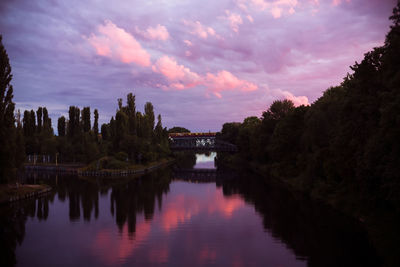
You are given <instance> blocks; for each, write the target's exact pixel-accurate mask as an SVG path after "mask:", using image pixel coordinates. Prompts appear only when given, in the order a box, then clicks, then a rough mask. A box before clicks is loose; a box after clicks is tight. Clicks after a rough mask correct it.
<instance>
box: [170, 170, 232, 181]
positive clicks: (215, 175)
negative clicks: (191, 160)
mask: <svg viewBox="0 0 400 267" xmlns="http://www.w3.org/2000/svg"><path fill="white" fill-rule="evenodd" d="M234 177H235V174H234V173H233V172H227V171H226V170H225V171H218V169H205V168H194V169H175V170H174V171H173V179H174V180H180V181H186V182H192V183H212V182H216V181H222V180H230V179H232V178H234Z"/></svg>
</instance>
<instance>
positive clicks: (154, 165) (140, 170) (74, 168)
mask: <svg viewBox="0 0 400 267" xmlns="http://www.w3.org/2000/svg"><path fill="white" fill-rule="evenodd" d="M174 162H175V159H173V158H166V159H161V160H158V161H154V162H150V163H148V164H132V165H128V166H127V167H126V168H124V169H101V170H94V169H93V166H91V165H87V166H83V165H82V164H58V165H55V164H37V165H30V164H25V166H24V167H25V169H26V170H34V171H54V172H64V173H71V174H76V175H79V176H105V177H107V176H114V177H116V176H130V175H136V174H144V173H148V172H151V171H154V170H156V169H159V168H162V167H165V166H168V165H170V164H172V163H174Z"/></svg>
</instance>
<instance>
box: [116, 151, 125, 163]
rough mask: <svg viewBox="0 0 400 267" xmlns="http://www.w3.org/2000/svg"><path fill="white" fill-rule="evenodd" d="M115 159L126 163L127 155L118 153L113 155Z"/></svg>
mask: <svg viewBox="0 0 400 267" xmlns="http://www.w3.org/2000/svg"><path fill="white" fill-rule="evenodd" d="M115 158H116V159H117V160H119V161H126V159H127V158H128V154H127V153H125V152H118V153H117V154H115Z"/></svg>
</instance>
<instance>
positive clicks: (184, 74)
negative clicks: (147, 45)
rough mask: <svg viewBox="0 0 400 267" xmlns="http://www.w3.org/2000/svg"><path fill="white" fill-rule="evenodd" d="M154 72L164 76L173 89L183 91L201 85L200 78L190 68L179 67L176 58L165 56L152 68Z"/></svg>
mask: <svg viewBox="0 0 400 267" xmlns="http://www.w3.org/2000/svg"><path fill="white" fill-rule="evenodd" d="M152 70H153V71H154V72H156V73H160V74H162V75H163V76H164V77H166V78H167V80H168V81H169V82H170V83H171V84H170V87H171V89H175V90H183V89H187V88H191V87H194V86H196V85H198V84H199V83H200V76H199V75H198V74H197V73H195V72H192V71H191V70H190V69H189V68H186V67H185V66H183V65H179V64H178V63H177V62H176V60H175V59H174V58H171V57H168V56H163V57H161V58H159V59H158V60H157V61H156V63H155V64H154V65H153V66H152Z"/></svg>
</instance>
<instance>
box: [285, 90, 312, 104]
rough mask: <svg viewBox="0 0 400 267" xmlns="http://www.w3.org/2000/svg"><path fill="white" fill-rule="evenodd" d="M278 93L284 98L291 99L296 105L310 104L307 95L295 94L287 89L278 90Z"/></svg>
mask: <svg viewBox="0 0 400 267" xmlns="http://www.w3.org/2000/svg"><path fill="white" fill-rule="evenodd" d="M279 91H280V90H279ZM280 93H281V94H282V95H283V96H284V97H285V99H287V100H291V101H292V102H293V104H294V105H295V106H296V107H298V106H301V105H304V106H309V105H310V103H309V102H308V97H306V96H295V95H293V94H292V93H290V92H288V91H280Z"/></svg>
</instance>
